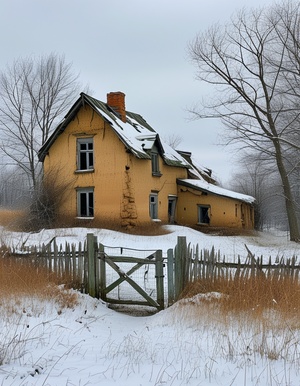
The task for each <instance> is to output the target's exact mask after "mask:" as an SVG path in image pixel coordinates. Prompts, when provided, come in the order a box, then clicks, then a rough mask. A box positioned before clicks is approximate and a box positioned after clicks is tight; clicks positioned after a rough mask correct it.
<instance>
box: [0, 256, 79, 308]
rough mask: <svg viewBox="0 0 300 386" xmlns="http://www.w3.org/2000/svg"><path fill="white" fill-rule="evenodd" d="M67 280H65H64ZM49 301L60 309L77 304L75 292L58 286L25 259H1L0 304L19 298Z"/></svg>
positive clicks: (50, 277)
mask: <svg viewBox="0 0 300 386" xmlns="http://www.w3.org/2000/svg"><path fill="white" fill-rule="evenodd" d="M66 280H67V278H66ZM23 297H24V298H30V299H39V300H51V301H54V302H55V303H56V304H57V305H58V306H59V308H60V309H63V308H72V307H74V306H75V305H76V304H77V295H76V293H75V292H72V291H69V290H66V289H65V288H64V287H63V286H59V280H58V279H57V278H56V277H55V276H54V275H49V274H48V273H47V272H46V271H45V270H43V269H40V268H38V269H37V267H34V265H33V264H32V262H30V260H28V261H27V260H26V259H25V258H22V259H19V260H16V259H15V258H10V257H3V258H1V259H0V299H1V301H0V304H3V302H5V303H6V302H7V301H8V300H11V299H13V300H14V301H15V302H16V299H21V298H23Z"/></svg>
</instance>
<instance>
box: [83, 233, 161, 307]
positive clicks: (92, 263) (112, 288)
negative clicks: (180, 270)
mask: <svg viewBox="0 0 300 386" xmlns="http://www.w3.org/2000/svg"><path fill="white" fill-rule="evenodd" d="M87 245H88V256H89V264H88V265H89V274H88V276H89V282H90V283H91V284H90V286H91V287H90V289H89V293H90V295H92V296H93V294H92V293H93V292H94V296H96V297H99V298H101V299H102V300H103V301H105V302H107V303H111V304H128V305H142V306H151V307H155V308H157V309H159V310H161V309H163V308H164V272H163V267H164V265H163V257H162V251H161V250H156V251H154V250H153V251H151V252H150V251H144V250H137V249H130V248H123V247H119V248H115V247H114V248H113V247H107V246H105V245H103V244H99V245H98V244H97V239H96V237H94V235H93V234H88V235H87ZM134 255H135V256H134ZM137 255H140V256H138V257H137ZM143 255H144V256H143ZM142 268H144V272H143V273H140V276H139V277H138V275H137V271H139V270H140V271H141V269H142ZM93 272H94V273H93ZM146 275H147V282H149V281H150V283H151V287H150V288H149V289H148V290H147V288H146V286H145V283H146V281H145V276H146ZM138 279H140V280H138ZM121 286H123V287H125V291H124V290H123V292H122V293H121V290H120V288H121ZM93 289H94V291H93ZM91 292H92V293H91ZM135 295H136V296H135Z"/></svg>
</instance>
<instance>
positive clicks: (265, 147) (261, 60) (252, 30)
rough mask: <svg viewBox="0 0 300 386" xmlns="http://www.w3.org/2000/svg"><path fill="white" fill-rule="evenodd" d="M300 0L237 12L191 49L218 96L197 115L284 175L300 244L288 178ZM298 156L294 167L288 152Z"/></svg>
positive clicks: (294, 140) (298, 76)
mask: <svg viewBox="0 0 300 386" xmlns="http://www.w3.org/2000/svg"><path fill="white" fill-rule="evenodd" d="M299 21H300V3H299V2H296V3H293V2H292V1H286V2H283V3H281V4H276V5H273V6H271V7H269V8H264V9H257V10H255V9H254V10H251V11H249V12H246V11H245V10H243V11H241V12H239V13H237V14H236V15H235V16H234V17H233V18H232V20H231V22H230V23H229V24H228V25H225V26H220V25H216V26H213V27H212V28H210V29H209V30H208V31H206V32H204V33H202V34H199V35H198V36H197V37H196V38H195V40H194V41H193V42H192V43H191V44H190V46H189V49H190V55H191V59H192V61H193V62H194V63H195V64H196V66H197V68H198V70H197V77H198V79H199V80H201V81H204V82H206V83H209V84H212V85H214V86H215V87H216V89H217V91H218V94H217V97H216V98H215V99H214V100H212V101H209V102H207V101H205V102H203V104H202V109H201V108H200V109H199V108H195V109H193V113H194V114H195V116H196V117H197V118H209V117H218V118H221V120H222V122H223V123H224V124H225V127H226V128H227V129H228V131H227V135H226V138H227V144H231V143H238V144H239V147H240V148H241V149H243V148H244V149H252V150H253V151H255V152H258V153H259V154H260V155H261V154H263V155H264V158H265V159H266V160H268V161H270V160H271V161H272V162H273V164H274V165H275V166H276V169H277V171H278V173H279V175H280V179H281V183H282V188H283V192H284V198H285V207H286V213H287V217H288V222H289V229H290V239H291V240H293V241H299V240H300V234H299V226H298V221H297V215H296V203H295V199H294V195H293V191H292V187H291V181H290V173H291V171H292V170H293V168H295V167H296V166H297V165H298V163H299V123H300V119H299V114H300V109H299V102H300V101H299V95H300V92H299V91H300V51H299V48H300V46H299V44H300V30H299ZM291 151H293V153H294V156H295V154H296V158H295V157H293V164H292V165H291V164H290V162H291V157H288V155H290V154H291Z"/></svg>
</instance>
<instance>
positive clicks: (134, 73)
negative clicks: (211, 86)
mask: <svg viewBox="0 0 300 386" xmlns="http://www.w3.org/2000/svg"><path fill="white" fill-rule="evenodd" d="M249 3H250V2H249V0H227V1H224V0H210V1H203V0H151V1H149V0H148V1H145V0H144V1H143V0H109V1H107V0H106V1H104V0H80V1H79V0H26V1H24V0H0V5H1V8H0V43H1V52H2V54H1V57H0V70H4V69H5V66H6V65H7V64H8V65H9V64H11V63H12V62H13V60H14V59H17V58H19V57H27V56H40V55H44V54H45V55H47V54H50V53H51V52H54V53H57V54H59V55H61V54H64V55H65V58H66V62H72V64H73V70H74V72H76V73H77V72H79V73H80V81H81V82H82V84H83V85H86V84H88V86H89V87H90V90H92V92H93V96H94V97H95V98H98V99H100V100H103V101H106V94H107V93H108V92H110V91H122V92H124V93H125V94H126V108H127V109H128V110H130V111H134V112H136V113H139V114H141V115H142V116H143V117H144V118H145V119H146V121H148V123H149V124H150V125H151V126H152V127H153V128H154V129H155V130H156V131H157V132H158V133H159V134H160V135H161V136H162V137H163V138H165V139H166V138H168V137H169V136H170V135H172V134H174V135H175V136H180V137H182V138H183V140H182V142H181V144H180V146H179V148H180V149H181V150H187V151H191V152H192V153H193V155H194V156H195V158H196V159H197V161H198V162H199V164H201V165H203V166H206V167H209V168H211V169H213V171H214V174H215V176H217V177H218V179H219V180H220V181H221V182H223V183H225V184H226V182H227V181H228V180H229V178H230V175H231V173H232V171H233V159H232V156H233V155H232V154H231V153H230V151H229V149H224V148H221V147H220V146H217V143H218V141H219V139H218V136H220V135H222V127H221V126H220V124H219V123H218V122H217V121H215V122H211V121H207V120H201V121H199V120H198V121H190V119H189V118H190V116H189V114H188V112H187V109H188V108H189V107H191V106H192V105H194V104H195V103H197V102H198V101H199V100H200V99H201V97H202V96H205V95H206V94H207V93H208V90H207V89H204V85H203V84H201V83H200V82H199V81H196V80H195V68H194V67H193V66H192V65H191V63H190V62H189V59H188V54H187V44H188V43H189V42H190V41H191V40H192V39H193V38H194V37H195V36H196V34H197V33H198V32H200V31H202V30H205V29H206V28H208V27H209V26H210V25H211V24H213V23H215V22H218V21H221V22H222V21H226V20H229V18H230V16H231V15H232V13H233V12H235V11H236V10H237V9H239V8H242V7H247V6H249ZM270 3H272V0H252V1H251V6H253V7H258V6H262V5H265V4H270Z"/></svg>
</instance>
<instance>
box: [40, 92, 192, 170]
mask: <svg viewBox="0 0 300 386" xmlns="http://www.w3.org/2000/svg"><path fill="white" fill-rule="evenodd" d="M85 104H88V105H89V106H90V107H91V108H92V109H93V110H94V111H95V112H97V114H99V115H100V116H101V117H102V118H103V119H104V120H105V121H106V122H108V123H109V124H110V126H111V127H112V129H113V130H114V131H115V133H116V135H117V136H118V137H119V139H120V140H121V142H122V143H123V144H124V145H125V147H126V149H128V150H129V151H130V152H131V153H132V154H134V155H135V156H136V157H137V158H145V159H150V158H151V155H150V150H151V149H152V147H153V145H154V144H155V146H156V147H157V148H158V150H159V153H160V155H161V156H162V158H163V160H164V161H165V163H166V164H167V165H171V166H179V167H185V168H190V167H191V165H190V164H189V162H187V160H186V159H185V158H184V157H182V156H181V155H180V154H179V153H178V152H177V151H175V150H174V149H172V148H171V147H170V146H168V145H167V144H165V143H162V141H161V139H160V137H159V135H158V134H157V133H156V132H155V130H154V129H153V128H152V127H151V126H150V125H149V124H148V123H147V122H146V121H145V120H144V118H143V117H142V116H141V115H139V114H136V113H132V112H129V111H126V122H123V121H122V120H121V119H120V117H119V115H118V114H117V113H116V112H115V111H114V110H113V109H112V108H111V107H109V105H108V104H107V103H104V102H101V101H99V100H98V99H95V98H93V97H91V96H89V95H87V94H85V93H81V94H80V98H79V99H78V100H77V101H76V102H75V103H74V105H73V106H72V107H71V109H70V110H69V111H68V113H67V114H66V116H65V118H64V120H63V121H62V122H61V123H60V124H59V125H58V127H57V128H56V130H55V131H54V132H53V134H52V135H51V136H50V137H49V138H48V140H47V141H46V142H45V143H44V145H43V146H42V148H41V149H40V151H39V154H38V156H39V160H40V161H43V160H44V159H45V156H46V155H47V153H48V151H49V149H50V147H51V146H52V145H53V143H54V142H55V140H56V139H57V137H58V136H59V135H60V134H61V133H62V132H63V131H64V130H65V129H66V127H67V125H68V124H69V123H70V121H71V120H72V119H73V118H74V117H75V116H76V114H77V112H78V110H79V109H80V108H81V107H82V106H84V105H85Z"/></svg>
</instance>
